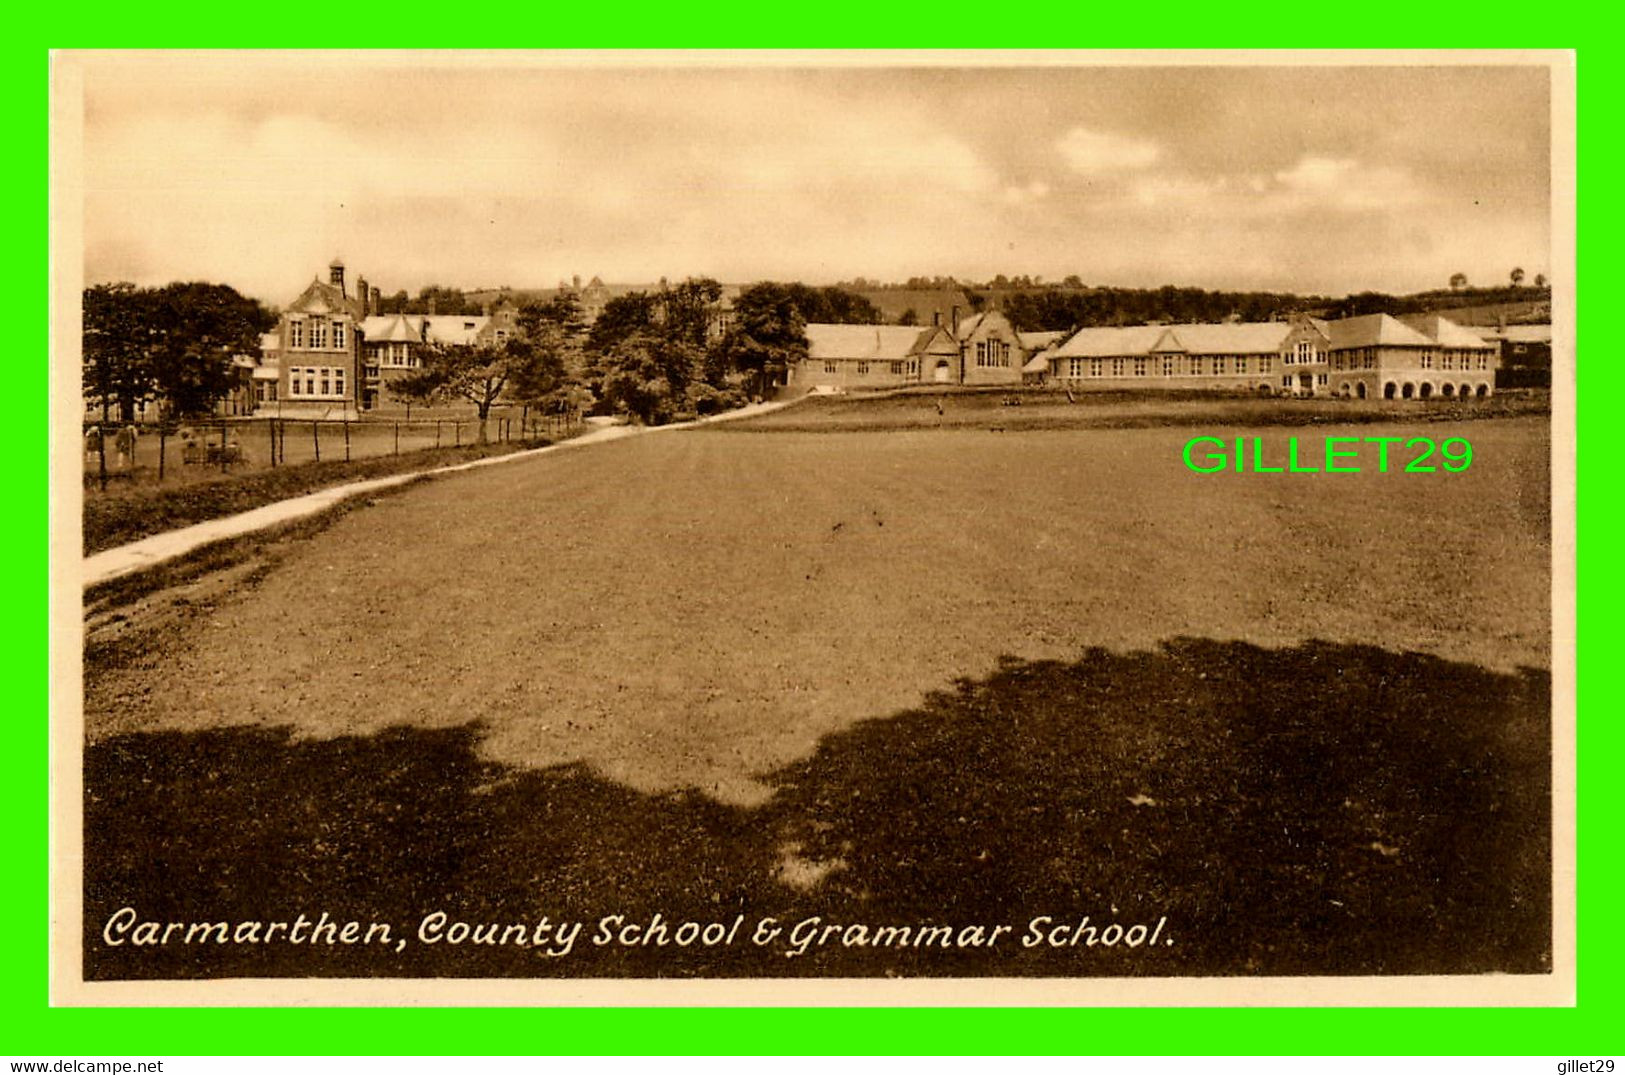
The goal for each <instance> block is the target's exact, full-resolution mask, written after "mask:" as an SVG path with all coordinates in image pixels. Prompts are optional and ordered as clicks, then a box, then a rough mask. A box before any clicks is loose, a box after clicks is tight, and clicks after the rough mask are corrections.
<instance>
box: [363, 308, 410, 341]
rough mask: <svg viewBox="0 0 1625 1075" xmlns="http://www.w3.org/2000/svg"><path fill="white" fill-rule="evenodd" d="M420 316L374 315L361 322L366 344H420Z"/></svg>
mask: <svg viewBox="0 0 1625 1075" xmlns="http://www.w3.org/2000/svg"><path fill="white" fill-rule="evenodd" d="M422 325H423V315H422V314H374V315H373V316H371V317H369V318H367V319H366V320H365V321H363V322H361V334H362V335H363V336H365V337H366V339H367V342H368V343H422V342H423V332H422Z"/></svg>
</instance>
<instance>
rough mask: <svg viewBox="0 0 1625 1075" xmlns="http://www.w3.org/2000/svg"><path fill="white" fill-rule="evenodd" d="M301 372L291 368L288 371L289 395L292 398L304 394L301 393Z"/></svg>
mask: <svg viewBox="0 0 1625 1075" xmlns="http://www.w3.org/2000/svg"><path fill="white" fill-rule="evenodd" d="M300 372H301V371H300V370H299V369H298V368H296V367H289V369H288V395H290V396H297V395H301V394H302V393H301V392H300V391H299V374H300Z"/></svg>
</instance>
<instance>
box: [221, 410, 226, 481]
mask: <svg viewBox="0 0 1625 1075" xmlns="http://www.w3.org/2000/svg"><path fill="white" fill-rule="evenodd" d="M225 472H226V423H224V422H221V423H220V473H222V474H224V473H225Z"/></svg>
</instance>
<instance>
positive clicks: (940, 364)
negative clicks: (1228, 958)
mask: <svg viewBox="0 0 1625 1075" xmlns="http://www.w3.org/2000/svg"><path fill="white" fill-rule="evenodd" d="M952 378H953V370H951V369H949V368H948V360H947V359H946V358H939V359H937V368H936V369H935V370H934V371H933V372H932V374H931V379H932V380H933V381H935V382H937V383H938V384H947V383H948V382H949V381H950V380H951V379H952Z"/></svg>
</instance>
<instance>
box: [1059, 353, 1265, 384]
mask: <svg viewBox="0 0 1625 1075" xmlns="http://www.w3.org/2000/svg"><path fill="white" fill-rule="evenodd" d="M1158 361H1160V363H1161V366H1162V375H1163V376H1164V377H1177V376H1179V375H1180V374H1185V375H1187V376H1192V377H1202V376H1206V375H1208V374H1210V373H1211V374H1214V375H1216V376H1225V375H1228V374H1242V375H1246V374H1250V373H1252V372H1253V370H1254V368H1256V369H1257V371H1258V372H1259V373H1268V372H1270V370H1271V369H1272V368H1274V365H1275V359H1274V357H1273V356H1271V355H1252V356H1249V355H1214V356H1212V357H1211V358H1201V357H1197V356H1194V355H1193V356H1190V357H1187V358H1175V357H1174V356H1172V355H1163V356H1162V358H1161V359H1160V360H1158ZM1085 363H1087V366H1085ZM1150 363H1151V360H1149V359H1145V358H1087V359H1085V358H1072V359H1068V360H1067V376H1068V377H1072V378H1074V379H1075V378H1080V377H1083V376H1084V373H1085V370H1086V369H1087V371H1088V376H1090V377H1105V376H1107V370H1108V369H1110V375H1111V376H1113V377H1127V376H1130V372H1129V371H1130V370H1132V371H1133V374H1132V375H1133V376H1135V377H1145V376H1147V375H1148V374H1149V372H1150Z"/></svg>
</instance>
